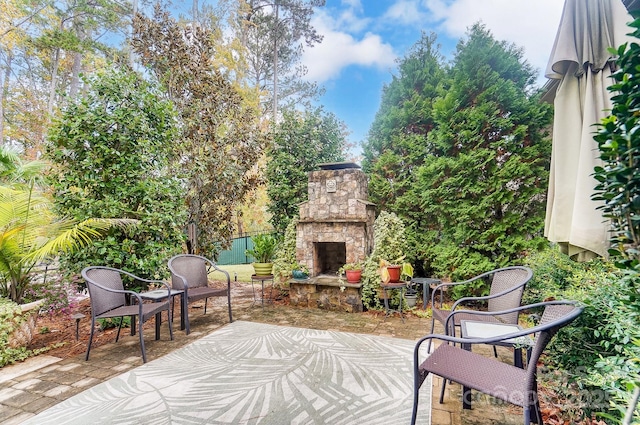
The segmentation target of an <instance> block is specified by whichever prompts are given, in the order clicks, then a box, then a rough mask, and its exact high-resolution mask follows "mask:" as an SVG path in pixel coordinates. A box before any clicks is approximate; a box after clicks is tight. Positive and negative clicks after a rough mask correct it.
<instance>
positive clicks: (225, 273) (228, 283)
mask: <svg viewBox="0 0 640 425" xmlns="http://www.w3.org/2000/svg"><path fill="white" fill-rule="evenodd" d="M209 262H210V263H211V266H212V267H213V269H214V270H215V271H218V272H221V273H224V275H225V276H226V277H227V289H228V290H229V291H231V276H230V275H229V272H228V271H226V270H223V269H221V268H220V267H218V265H217V264H216V263H214V262H213V261H209Z"/></svg>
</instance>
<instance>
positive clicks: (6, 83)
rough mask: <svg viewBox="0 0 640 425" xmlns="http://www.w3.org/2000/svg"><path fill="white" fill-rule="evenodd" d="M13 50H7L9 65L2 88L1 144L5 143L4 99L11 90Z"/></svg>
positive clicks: (0, 94) (0, 106)
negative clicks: (10, 78)
mask: <svg viewBox="0 0 640 425" xmlns="http://www.w3.org/2000/svg"><path fill="white" fill-rule="evenodd" d="M12 59H13V56H12V55H11V52H7V65H6V68H5V70H4V79H3V80H2V89H0V144H4V100H5V98H6V96H7V93H8V92H9V77H10V76H11V60H12Z"/></svg>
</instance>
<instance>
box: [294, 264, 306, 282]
mask: <svg viewBox="0 0 640 425" xmlns="http://www.w3.org/2000/svg"><path fill="white" fill-rule="evenodd" d="M291 276H292V277H293V278H294V279H296V280H305V279H308V278H309V268H308V267H307V266H305V265H304V264H300V263H297V264H296V265H295V266H294V267H293V270H291Z"/></svg>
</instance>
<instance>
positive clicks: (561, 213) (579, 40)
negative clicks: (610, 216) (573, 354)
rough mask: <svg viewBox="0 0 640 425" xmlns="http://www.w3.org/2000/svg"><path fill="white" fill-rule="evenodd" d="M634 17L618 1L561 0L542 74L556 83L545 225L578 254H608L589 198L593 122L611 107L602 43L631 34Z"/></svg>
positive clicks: (594, 155)
mask: <svg viewBox="0 0 640 425" xmlns="http://www.w3.org/2000/svg"><path fill="white" fill-rule="evenodd" d="M632 20H633V19H632V18H631V15H630V14H629V13H628V12H627V9H626V8H625V5H624V4H623V2H622V0H565V5H564V10H563V12H562V18H561V20H560V25H559V27H558V33H557V35H556V40H555V43H554V46H553V49H552V51H551V56H550V59H549V63H548V65H547V69H546V73H545V76H546V77H547V78H550V79H552V80H558V82H557V90H556V91H555V99H554V110H555V112H554V122H553V147H552V154H551V170H550V176H549V191H548V195H547V212H546V217H545V229H544V232H545V236H546V237H547V238H548V239H549V240H550V241H551V242H557V243H559V244H560V245H561V247H563V249H564V250H565V251H566V252H567V253H568V254H569V255H571V256H573V257H574V258H576V257H577V259H589V258H593V257H594V256H595V255H600V256H606V253H607V247H608V243H607V241H608V233H607V232H608V229H609V225H608V223H607V222H605V220H604V218H603V217H602V213H601V212H600V210H597V209H596V207H597V206H598V205H599V204H598V203H596V202H594V201H592V200H591V199H590V198H591V195H592V194H593V192H594V187H595V186H596V180H595V179H594V178H593V176H592V174H593V171H594V167H595V166H596V165H600V164H601V162H600V160H599V158H598V157H599V151H598V145H597V143H596V142H595V141H594V140H593V136H594V133H595V132H596V131H597V128H596V127H595V126H594V124H596V123H599V122H600V119H601V118H603V117H605V116H606V115H607V114H608V112H607V110H610V109H611V101H610V93H609V92H608V91H607V87H608V86H609V85H611V84H612V82H613V80H611V78H610V76H611V73H612V67H613V65H614V60H615V57H613V56H612V55H611V53H609V52H608V51H607V49H608V48H609V47H618V46H619V45H621V44H623V43H625V42H626V41H629V40H631V37H628V36H627V35H626V34H627V33H628V32H630V28H629V27H628V26H627V23H628V22H631V21H632Z"/></svg>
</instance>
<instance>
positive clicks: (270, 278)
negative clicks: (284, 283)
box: [251, 274, 273, 309]
mask: <svg viewBox="0 0 640 425" xmlns="http://www.w3.org/2000/svg"><path fill="white" fill-rule="evenodd" d="M269 281H271V287H270V289H269V298H268V299H267V302H268V303H269V302H270V303H272V302H273V275H272V274H270V275H266V276H260V275H256V274H254V275H251V289H252V290H253V303H252V304H251V307H253V306H254V305H255V303H256V302H257V301H258V298H257V297H256V289H255V287H254V284H256V283H260V301H261V303H262V308H263V309H264V283H265V282H269Z"/></svg>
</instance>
